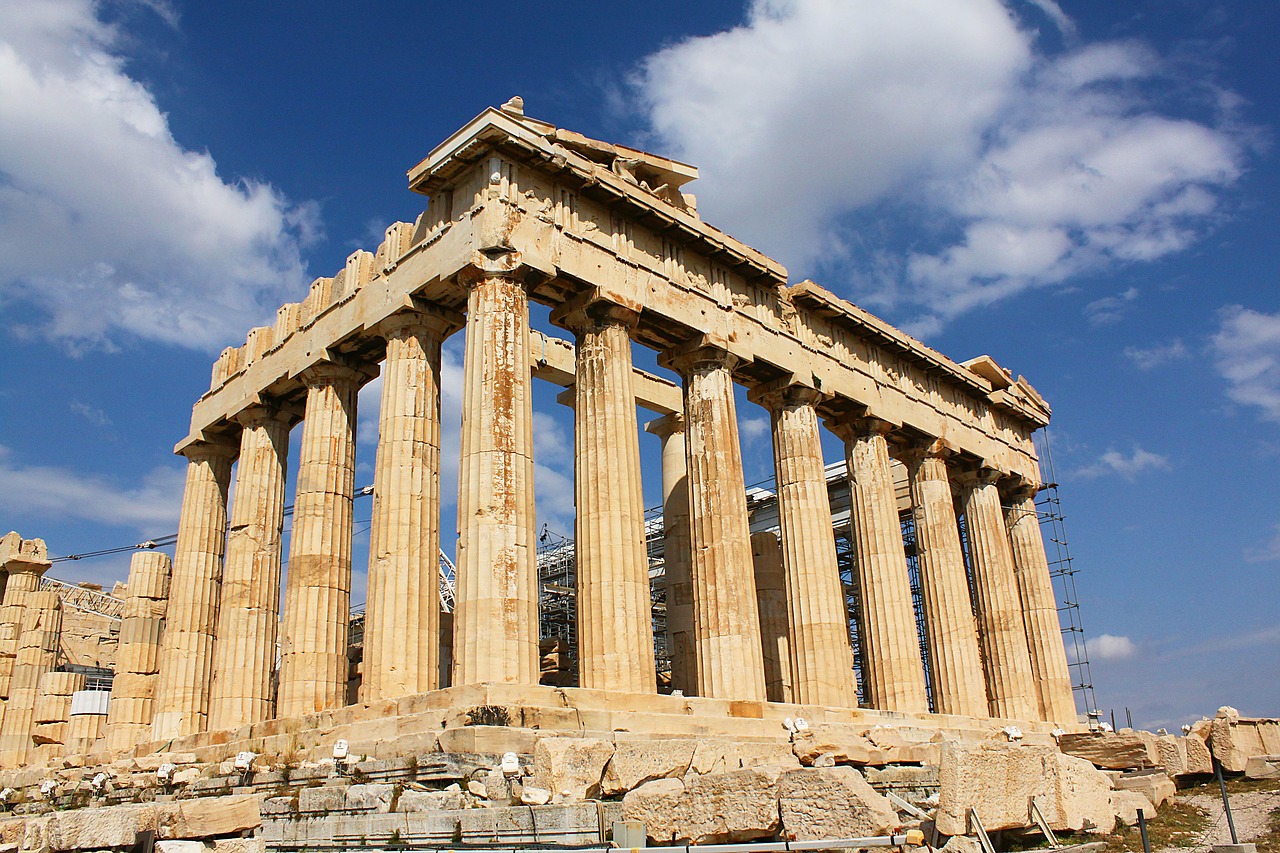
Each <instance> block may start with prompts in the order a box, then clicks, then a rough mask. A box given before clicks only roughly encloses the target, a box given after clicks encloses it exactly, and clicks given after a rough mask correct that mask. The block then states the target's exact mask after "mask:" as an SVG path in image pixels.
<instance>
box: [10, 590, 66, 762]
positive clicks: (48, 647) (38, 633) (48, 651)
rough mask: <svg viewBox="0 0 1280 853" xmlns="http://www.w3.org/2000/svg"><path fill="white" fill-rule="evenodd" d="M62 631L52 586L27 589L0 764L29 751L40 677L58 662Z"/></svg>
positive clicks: (24, 758) (24, 757)
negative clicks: (28, 591) (29, 590)
mask: <svg viewBox="0 0 1280 853" xmlns="http://www.w3.org/2000/svg"><path fill="white" fill-rule="evenodd" d="M61 631H62V599H61V598H59V597H58V594H57V593H56V592H53V591H51V590H45V591H43V592H33V593H30V594H29V595H28V597H27V606H26V611H25V612H24V613H23V616H22V630H21V634H20V636H19V640H18V656H17V658H16V660H15V661H14V666H13V681H12V683H11V685H10V691H9V699H8V701H6V702H5V710H4V721H3V723H0V766H4V767H20V766H22V765H23V764H25V763H26V761H27V757H28V756H29V755H30V754H31V751H32V748H33V746H34V744H33V742H32V740H31V735H32V731H33V729H34V727H35V709H36V698H37V696H38V689H39V686H40V679H41V677H43V676H44V674H45V673H46V672H49V671H51V670H52V669H53V668H54V667H55V666H56V665H57V662H58V648H59V645H60V643H59V637H60V634H61Z"/></svg>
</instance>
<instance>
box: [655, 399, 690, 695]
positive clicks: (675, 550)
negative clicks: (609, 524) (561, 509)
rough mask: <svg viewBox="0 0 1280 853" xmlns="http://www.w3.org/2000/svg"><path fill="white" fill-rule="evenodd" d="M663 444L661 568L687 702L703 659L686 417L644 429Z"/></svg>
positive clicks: (670, 645) (676, 667)
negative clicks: (697, 640)
mask: <svg viewBox="0 0 1280 853" xmlns="http://www.w3.org/2000/svg"><path fill="white" fill-rule="evenodd" d="M645 431H646V432H649V433H652V434H653V435H656V436H658V438H659V439H661V441H662V562H663V572H664V574H665V575H666V583H667V651H668V652H669V654H670V655H671V687H672V689H673V690H679V691H681V692H683V693H684V694H685V695H687V696H694V695H696V694H697V692H698V659H697V655H696V654H695V653H694V641H693V583H692V580H691V579H690V577H689V571H690V568H689V567H690V563H691V561H692V559H693V555H692V552H691V550H690V549H691V547H692V546H691V544H690V541H689V476H688V474H689V465H688V459H687V458H686V457H685V446H684V445H685V441H684V415H683V414H681V413H679V412H674V413H672V414H669V415H663V416H662V417H660V418H658V419H657V420H652V421H649V423H647V424H645Z"/></svg>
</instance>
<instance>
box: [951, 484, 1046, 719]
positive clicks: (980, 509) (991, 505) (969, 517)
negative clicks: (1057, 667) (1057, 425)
mask: <svg viewBox="0 0 1280 853" xmlns="http://www.w3.org/2000/svg"><path fill="white" fill-rule="evenodd" d="M998 477H999V473H998V472H996V471H992V470H990V469H983V470H981V471H979V472H978V473H977V474H975V475H971V476H970V477H968V478H967V482H966V484H965V492H964V518H965V529H966V530H967V531H968V534H969V566H970V568H971V569H972V571H973V586H974V597H975V603H976V604H977V608H976V609H977V614H978V641H979V642H980V643H981V645H982V653H983V666H984V667H985V668H986V673H987V701H988V707H989V708H990V711H991V716H993V717H1005V718H1008V719H1014V720H1034V719H1037V718H1038V717H1039V707H1038V700H1037V693H1036V686H1035V683H1034V682H1033V681H1032V675H1031V656H1030V653H1029V652H1028V650H1027V634H1026V629H1025V627H1024V625H1023V619H1022V605H1021V602H1020V601H1019V600H1018V581H1017V578H1016V577H1015V575H1014V570H1013V549H1012V546H1011V545H1010V544H1009V535H1008V533H1007V532H1006V530H1005V525H1004V513H1003V511H1002V510H1001V509H1000V492H999V491H998V490H997V488H996V480H997V478H998Z"/></svg>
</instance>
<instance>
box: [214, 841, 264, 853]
mask: <svg viewBox="0 0 1280 853" xmlns="http://www.w3.org/2000/svg"><path fill="white" fill-rule="evenodd" d="M266 850H267V842H266V841H265V840H264V839H262V838H215V839H214V840H213V853H266Z"/></svg>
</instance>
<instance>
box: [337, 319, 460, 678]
mask: <svg viewBox="0 0 1280 853" xmlns="http://www.w3.org/2000/svg"><path fill="white" fill-rule="evenodd" d="M460 325H461V317H460V316H454V315H453V314H452V312H449V313H447V314H446V313H445V312H443V311H439V310H431V311H403V312H401V313H399V314H395V315H393V316H392V317H390V318H388V319H387V320H385V321H383V322H382V324H381V325H379V327H378V333H379V334H380V335H382V336H383V337H384V338H385V339H386V341H387V356H386V360H385V362H384V363H383V366H382V407H381V409H380V411H379V419H378V459H377V465H376V468H375V471H374V481H373V523H372V526H371V527H370V529H369V591H368V599H367V601H368V603H367V605H366V606H365V617H364V678H363V679H362V681H361V685H360V698H361V701H363V702H372V701H374V700H376V699H388V698H394V697H398V696H410V695H413V694H416V693H424V692H426V691H428V690H435V689H436V688H438V687H439V686H440V663H439V662H440V347H441V344H442V343H443V341H444V339H445V338H446V337H447V336H448V335H449V334H451V333H452V332H454V331H455V330H457V329H458V328H459V326H460Z"/></svg>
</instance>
